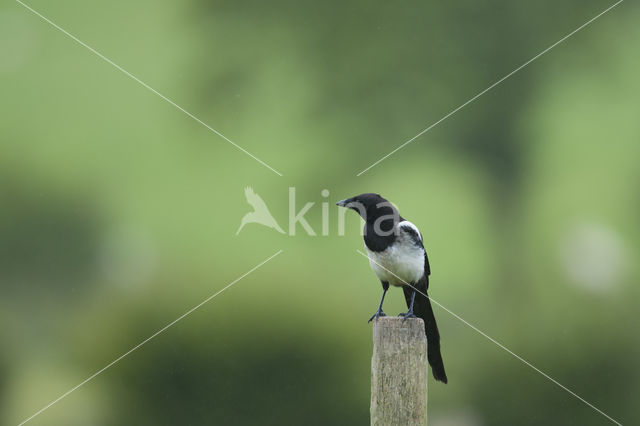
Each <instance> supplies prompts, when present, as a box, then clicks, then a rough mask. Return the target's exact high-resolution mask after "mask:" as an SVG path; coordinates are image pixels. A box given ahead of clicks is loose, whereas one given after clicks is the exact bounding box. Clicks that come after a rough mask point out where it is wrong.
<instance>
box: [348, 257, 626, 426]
mask: <svg viewBox="0 0 640 426" xmlns="http://www.w3.org/2000/svg"><path fill="white" fill-rule="evenodd" d="M356 251H357V252H358V253H359V254H361V255H362V256H364V257H366V258H368V259H369V261H370V262H373V263H375V264H376V265H378V266H379V267H381V268H382V269H384V270H385V271H387V272H389V273H390V274H391V275H393V276H394V277H396V278H397V279H399V280H400V281H401V282H402V283H404V284H405V285H407V286H409V287H411V288H412V289H413V290H415V291H416V292H418V293H420V294H421V295H423V296H424V297H426V298H427V299H429V300H430V301H432V302H433V303H435V304H436V305H438V306H439V307H441V308H442V309H444V310H445V311H447V312H448V313H450V314H451V315H453V316H454V317H455V318H457V319H458V320H460V321H462V322H463V323H464V324H465V325H467V326H469V327H471V328H472V329H473V330H475V331H476V332H477V333H479V334H480V335H482V336H484V337H485V338H487V339H488V340H489V341H491V342H492V343H495V344H496V345H497V346H498V347H499V348H500V349H502V350H504V351H506V352H508V353H509V354H511V355H513V356H514V357H515V358H516V359H517V360H518V361H521V362H523V363H524V364H525V365H527V366H529V367H531V368H532V369H533V370H535V371H536V372H538V373H539V374H541V375H542V376H544V377H545V378H547V379H548V380H550V381H551V382H553V383H555V384H556V385H558V386H560V387H561V388H562V389H564V390H565V391H567V392H568V393H570V394H571V395H573V396H574V397H576V398H577V399H579V400H580V401H582V402H583V403H585V404H586V405H588V406H589V407H591V408H592V409H594V410H595V411H597V412H598V413H600V414H602V415H603V416H604V417H606V418H607V419H609V420H611V421H612V422H613V423H615V424H617V425H619V426H622V424H621V423H620V422H618V421H617V420H615V419H614V418H612V417H611V416H609V415H608V414H607V413H605V412H604V411H602V410H600V409H599V408H598V407H596V406H595V405H593V404H591V403H590V402H589V401H587V400H586V399H584V398H582V397H581V396H580V395H578V394H577V393H575V392H573V391H572V390H571V389H569V388H568V387H566V386H565V385H563V384H562V383H560V382H558V381H557V380H555V379H554V378H553V377H551V376H549V375H548V374H547V373H545V372H544V371H542V370H540V369H539V368H538V367H536V366H535V365H533V364H531V363H530V362H529V361H527V360H526V359H524V358H522V357H521V356H520V355H517V354H516V353H514V352H513V351H512V350H510V349H509V348H507V347H506V346H505V345H503V344H502V343H500V342H498V341H497V340H496V339H494V338H493V337H491V336H489V335H488V334H486V333H485V332H483V331H482V330H480V329H479V328H478V327H476V326H474V325H473V324H471V323H469V322H468V321H466V320H465V319H464V318H462V317H461V316H460V315H458V314H456V313H455V312H453V311H451V310H450V309H448V308H446V307H445V306H443V305H442V304H440V303H439V302H437V301H435V300H433V298H432V297H431V296H427V295H426V294H425V293H423V292H421V291H420V290H418V289H417V288H415V287H414V286H412V285H411V284H409V283H408V282H406V281H405V280H403V279H402V278H400V277H399V276H397V275H396V274H394V273H393V272H391V271H390V270H388V269H387V268H385V267H384V266H382V265H381V264H379V263H378V262H376V261H375V260H373V259H371V258H370V257H369V256H367V255H366V254H364V253H363V252H361V251H360V250H357V249H356Z"/></svg>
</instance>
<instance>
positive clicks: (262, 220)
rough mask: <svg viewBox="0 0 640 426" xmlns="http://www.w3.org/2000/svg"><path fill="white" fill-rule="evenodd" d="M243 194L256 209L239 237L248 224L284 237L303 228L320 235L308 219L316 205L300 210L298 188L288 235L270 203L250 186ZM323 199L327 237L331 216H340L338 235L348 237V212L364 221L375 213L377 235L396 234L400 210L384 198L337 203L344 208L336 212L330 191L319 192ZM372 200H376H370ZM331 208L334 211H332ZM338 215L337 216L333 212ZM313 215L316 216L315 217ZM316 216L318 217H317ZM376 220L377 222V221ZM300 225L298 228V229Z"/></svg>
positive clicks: (323, 228) (292, 197) (292, 198)
mask: <svg viewBox="0 0 640 426" xmlns="http://www.w3.org/2000/svg"><path fill="white" fill-rule="evenodd" d="M244 195H245V197H246V199H247V202H248V203H249V205H251V206H252V207H253V211H251V212H249V213H247V214H245V215H244V216H243V217H242V220H241V221H240V227H239V228H238V231H237V232H236V235H238V234H239V233H240V231H241V230H242V229H243V228H244V227H245V225H247V224H250V223H257V224H260V225H263V226H266V227H268V228H272V229H275V230H276V231H278V232H279V233H281V234H288V235H290V236H295V235H296V229H297V228H302V229H303V230H304V232H305V233H306V234H307V235H309V236H312V237H315V236H316V235H318V234H317V233H316V231H315V230H314V228H313V227H312V226H311V224H310V223H309V221H308V220H307V218H306V215H307V214H308V213H309V212H310V211H311V209H312V208H313V206H315V205H316V202H314V201H310V202H307V203H305V204H304V205H301V208H299V209H298V207H297V206H296V188H295V187H290V188H289V206H288V207H289V208H288V213H289V217H288V226H289V229H288V232H287V231H284V230H283V229H282V228H281V227H280V225H279V224H278V221H277V220H276V219H275V218H274V217H273V215H272V214H271V212H270V211H269V208H268V207H267V204H266V203H265V202H264V200H263V199H262V197H260V196H259V195H258V194H257V193H256V192H255V191H254V190H253V188H251V187H247V188H245V190H244ZM320 195H321V197H322V198H323V199H324V200H323V201H322V202H321V203H320V208H321V214H320V216H321V225H320V229H321V231H320V235H322V236H327V235H329V231H330V226H329V219H330V217H332V215H334V214H337V215H338V217H337V219H338V226H337V228H335V229H336V231H337V234H338V236H344V235H345V215H346V214H349V213H347V212H348V211H349V210H354V211H355V212H357V213H358V215H360V217H361V218H362V219H364V220H365V221H366V219H367V215H368V214H369V213H372V214H373V217H372V222H373V223H372V225H373V226H372V231H373V232H375V234H376V235H379V236H388V235H391V234H392V233H394V232H396V231H397V230H396V227H395V226H394V225H395V224H397V223H398V222H399V221H400V216H399V213H398V210H397V209H396V208H395V206H393V205H392V204H391V203H389V202H388V201H387V200H385V199H383V198H381V197H380V196H378V195H376V194H363V195H375V196H376V197H377V198H374V197H370V199H363V200H360V199H358V198H357V197H354V198H350V199H348V200H342V201H340V202H338V203H337V204H338V206H341V207H345V208H340V209H335V208H333V209H332V207H333V203H329V202H328V200H327V198H328V197H329V190H327V189H323V190H322V191H321V192H320ZM371 198H373V199H371ZM330 209H331V210H330ZM332 212H335V213H332ZM312 216H313V214H312ZM316 217H317V215H316ZM374 219H375V220H374ZM298 225H299V226H298ZM360 229H361V235H364V233H366V232H367V231H366V229H363V228H360Z"/></svg>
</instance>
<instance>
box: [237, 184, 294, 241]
mask: <svg viewBox="0 0 640 426" xmlns="http://www.w3.org/2000/svg"><path fill="white" fill-rule="evenodd" d="M244 196H245V197H246V199H247V203H249V205H250V206H251V207H253V211H252V212H249V213H247V214H245V215H244V216H243V217H242V220H241V221H240V228H238V231H237V232H236V235H238V234H239V233H240V231H241V230H242V228H244V226H245V225H246V224H247V223H259V224H260V225H264V226H266V227H268V228H273V229H275V230H276V231H278V232H279V233H281V234H284V233H285V232H284V231H283V230H282V228H281V227H280V225H278V222H277V221H276V220H275V218H274V217H273V215H272V214H271V212H270V211H269V208H268V207H267V204H266V203H265V202H264V200H263V199H262V197H260V196H259V195H258V194H256V193H255V191H254V190H253V188H251V187H250V186H247V187H246V188H245V189H244Z"/></svg>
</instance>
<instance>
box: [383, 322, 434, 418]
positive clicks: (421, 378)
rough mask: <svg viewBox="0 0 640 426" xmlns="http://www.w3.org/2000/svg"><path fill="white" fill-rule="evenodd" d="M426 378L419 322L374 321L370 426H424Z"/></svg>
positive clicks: (425, 416)
mask: <svg viewBox="0 0 640 426" xmlns="http://www.w3.org/2000/svg"><path fill="white" fill-rule="evenodd" d="M427 377H428V367H427V338H426V336H425V334H424V323H423V322H422V320H421V319H420V318H411V319H408V320H406V321H404V322H403V321H402V318H399V317H382V318H378V319H377V320H374V321H373V356H372V358H371V425H375V426H382V425H384V426H388V425H420V426H424V425H426V424H427Z"/></svg>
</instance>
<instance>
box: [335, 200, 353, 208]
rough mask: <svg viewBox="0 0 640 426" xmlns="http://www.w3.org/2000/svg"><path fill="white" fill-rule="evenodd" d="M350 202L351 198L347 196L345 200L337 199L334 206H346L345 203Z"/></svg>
mask: <svg viewBox="0 0 640 426" xmlns="http://www.w3.org/2000/svg"><path fill="white" fill-rule="evenodd" d="M350 202H351V198H347V199H345V200H341V201H338V202H337V203H336V206H340V207H347V204H349V203H350Z"/></svg>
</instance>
